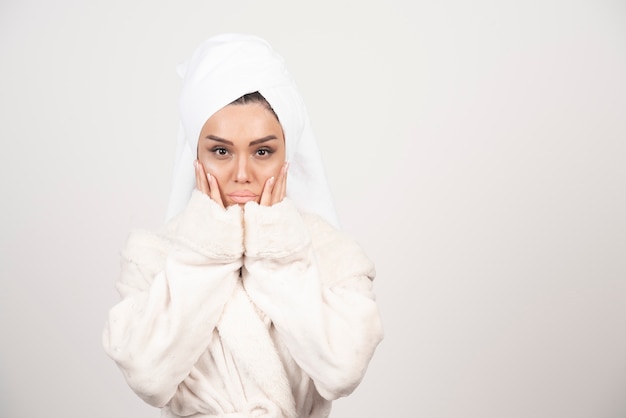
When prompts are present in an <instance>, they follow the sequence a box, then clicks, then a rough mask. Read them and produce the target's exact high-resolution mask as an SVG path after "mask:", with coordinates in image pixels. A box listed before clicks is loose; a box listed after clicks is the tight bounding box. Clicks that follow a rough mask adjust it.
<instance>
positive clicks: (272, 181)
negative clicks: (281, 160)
mask: <svg viewBox="0 0 626 418" xmlns="http://www.w3.org/2000/svg"><path fill="white" fill-rule="evenodd" d="M272 184H274V177H270V185H272Z"/></svg>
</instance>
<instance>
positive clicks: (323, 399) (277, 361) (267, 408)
mask: <svg viewBox="0 0 626 418" xmlns="http://www.w3.org/2000/svg"><path fill="white" fill-rule="evenodd" d="M373 277H374V268H373V265H372V263H371V262H370V261H369V260H368V258H367V257H366V256H365V255H364V253H363V251H362V250H361V249H360V247H359V246H358V245H357V244H355V242H354V241H353V240H351V239H350V238H348V237H347V236H346V235H344V234H343V233H341V232H339V231H338V230H336V229H335V228H334V227H332V226H331V225H330V224H328V223H327V222H326V221H325V220H323V219H322V218H321V217H319V216H318V215H311V214H303V213H301V212H300V211H299V210H298V209H296V207H295V205H294V204H293V202H292V201H291V200H290V199H289V198H286V199H285V200H284V201H282V202H281V203H279V204H276V205H274V206H271V207H265V206H260V205H258V204H256V203H254V202H250V203H247V204H246V205H245V207H243V208H242V207H240V206H237V205H235V206H231V207H229V208H227V209H223V208H222V207H221V206H219V205H218V204H217V203H215V202H214V201H212V200H211V199H210V198H209V197H207V196H206V195H204V194H202V193H201V192H199V191H194V192H193V194H192V196H191V199H190V200H189V203H188V204H187V206H186V208H185V209H184V210H183V211H182V213H181V214H180V215H178V216H177V217H176V218H174V219H173V220H172V221H170V222H169V223H168V224H167V225H166V227H165V228H164V229H163V230H162V231H160V232H158V233H151V232H145V231H144V232H141V231H138V232H133V233H132V234H131V236H130V237H129V239H128V243H127V246H126V248H125V250H124V252H123V263H122V274H121V277H120V279H119V282H118V284H117V286H118V290H119V292H120V294H121V296H122V301H121V302H120V303H119V304H117V305H116V306H115V307H113V309H112V310H111V311H110V315H109V320H108V323H107V326H106V327H105V330H104V336H103V341H104V346H105V349H106V352H107V353H108V354H109V356H111V357H112V358H113V359H114V360H115V362H116V363H117V364H118V365H119V367H120V368H121V370H122V371H123V373H124V376H125V377H126V380H127V381H128V384H129V385H130V386H131V388H132V389H133V390H134V391H135V392H136V393H137V394H138V395H139V396H140V397H141V398H142V399H144V400H145V401H146V402H148V403H149V404H151V405H154V406H156V407H161V408H162V416H164V417H267V418H270V417H272V418H279V417H281V418H283V417H285V418H286V417H290V418H291V417H326V416H328V414H329V412H330V404H331V402H330V401H332V400H333V399H336V398H338V397H341V396H345V395H348V394H349V393H351V392H352V391H353V390H354V389H355V387H356V386H357V385H358V384H359V382H360V381H361V379H362V377H363V375H364V373H365V370H366V368H367V365H368V362H369V361H370V358H371V357H372V354H373V353H374V349H375V347H376V346H377V344H378V343H379V342H380V341H381V339H382V327H381V323H380V319H379V314H378V309H377V306H376V302H375V299H374V294H373V292H372V279H373Z"/></svg>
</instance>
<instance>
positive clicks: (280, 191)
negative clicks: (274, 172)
mask: <svg viewBox="0 0 626 418" xmlns="http://www.w3.org/2000/svg"><path fill="white" fill-rule="evenodd" d="M288 168H289V163H288V162H285V163H284V164H283V166H282V168H281V169H280V172H279V173H278V176H277V177H270V178H269V179H267V181H266V182H265V185H264V187H263V193H262V194H261V201H260V202H259V204H260V205H261V206H272V205H275V204H276V203H279V202H281V201H282V200H283V199H284V198H285V194H286V192H287V169H288Z"/></svg>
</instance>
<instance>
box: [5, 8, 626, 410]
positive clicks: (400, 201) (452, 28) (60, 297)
mask: <svg viewBox="0 0 626 418" xmlns="http://www.w3.org/2000/svg"><path fill="white" fill-rule="evenodd" d="M224 31H245V32H251V33H255V34H258V35H260V36H262V37H265V38H266V39H268V40H269V41H270V42H271V43H272V44H273V45H274V47H275V48H276V49H277V50H278V51H280V52H281V53H282V54H283V55H284V56H285V57H286V59H287V62H288V65H289V67H290V69H291V72H292V73H293V75H294V77H295V79H296V80H297V82H298V84H299V86H300V88H301V90H302V93H303V95H304V98H305V101H306V102H307V104H308V107H309V112H310V114H311V117H312V120H313V124H314V128H315V130H316V133H317V135H318V137H319V141H320V147H321V149H322V152H323V154H324V157H325V161H326V164H327V170H328V174H329V177H330V180H331V186H332V188H333V191H334V193H335V195H336V200H337V206H338V209H339V212H340V217H341V218H342V221H343V224H344V228H345V229H346V230H347V231H349V232H350V233H351V234H352V235H353V236H355V237H356V238H357V240H359V241H360V242H361V243H362V245H363V246H364V247H365V248H366V250H367V251H368V253H369V254H370V255H371V257H372V258H373V259H374V260H375V261H376V264H377V269H378V278H377V281H376V286H377V287H376V289H377V294H378V298H379V302H380V308H381V312H382V315H383V319H384V323H385V326H386V339H385V341H384V342H383V343H382V344H381V345H380V346H379V349H378V351H377V353H376V355H375V357H374V360H373V362H372V363H371V366H370V369H369V371H368V374H367V375H366V378H365V380H364V381H363V383H362V385H361V386H360V387H359V388H358V389H357V391H356V392H355V393H354V394H353V395H352V396H351V397H349V398H347V399H344V400H340V401H338V402H337V403H336V404H335V409H334V411H335V413H334V414H333V417H345V418H352V417H372V418H373V417H376V418H379V417H429V418H431V417H437V418H449V417H455V418H456V417H459V418H502V417H507V418H511V417H520V418H521V417H524V418H527V417H546V418H554V417H563V418H565V417H567V418H576V417H581V418H582V417H594V418H601V417H606V418H608V417H611V418H618V417H624V416H626V355H625V353H626V334H625V330H626V256H625V250H626V220H625V215H624V214H625V213H626V145H625V139H626V6H625V5H624V3H623V2H620V1H597V0H596V1H591V0H589V1H580V2H568V1H556V0H548V1H536V0H531V1H516V2H514V1H499V2H498V1H487V0H479V1H473V2H465V1H461V0H456V1H455V0H445V1H440V2H412V1H408V0H404V1H399V0H398V1H384V2H383V1H380V2H372V1H370V2H357V1H343V2H336V1H330V0H327V1H318V2H290V1H287V0H282V1H265V2H254V1H241V0H237V1H230V2H220V3H218V2H216V1H208V0H205V1H200V0H188V1H184V2H174V1H171V2H165V1H134V2H129V1H122V0H110V1H107V2H83V1H78V0H75V1H72V0H57V1H54V2H50V1H44V0H20V1H17V0H9V1H7V0H4V1H2V2H1V3H0V57H1V58H0V60H1V61H0V62H1V66H0V68H1V69H0V112H1V113H0V114H1V115H2V116H1V123H0V138H2V139H1V140H2V143H3V144H4V146H3V147H2V152H0V185H1V187H2V188H1V190H0V191H1V195H2V197H3V200H2V214H3V216H2V221H1V222H2V224H1V228H2V229H1V233H0V257H1V262H0V274H1V276H0V277H1V278H0V327H1V328H0V330H1V332H2V337H1V339H2V342H1V343H0V416H2V417H11V418H20V417H44V416H45V417H61V416H63V417H84V416H89V417H92V418H98V417H103V418H104V417H107V418H109V417H116V418H124V417H133V418H141V417H156V416H158V411H156V410H153V409H152V408H150V407H148V406H146V405H144V404H143V403H142V401H141V400H139V398H138V397H136V396H135V395H134V394H133V393H132V392H131V390H130V389H129V388H128V387H127V386H126V383H125V382H124V380H123V378H122V375H121V373H120V372H119V371H118V370H117V368H116V367H115V365H114V364H113V362H112V361H110V360H109V359H108V358H107V357H106V356H105V354H104V352H103V350H102V348H101V345H100V333H101V329H102V327H103V325H104V321H105V317H106V312H107V310H108V309H109V308H110V307H111V306H112V305H113V304H114V303H115V302H116V301H117V300H118V297H117V294H116V293H115V290H114V287H113V285H114V281H115V279H116V277H117V272H118V257H119V255H118V254H119V250H120V248H121V247H122V245H123V243H124V240H125V237H126V234H127V233H128V230H129V229H130V228H131V227H147V228H154V227H156V226H157V225H159V224H160V222H161V220H162V219H163V216H164V211H165V206H166V201H167V195H168V190H169V182H170V172H171V168H172V159H173V150H174V137H175V133H176V126H177V110H176V101H177V94H178V88H179V81H178V79H177V78H176V75H175V71H174V67H175V65H176V64H177V63H178V62H180V61H182V60H184V59H185V58H186V57H188V56H189V54H190V53H191V51H192V50H193V49H194V48H195V46H196V45H197V44H198V43H199V42H200V41H202V40H203V39H205V38H207V37H208V36H211V35H214V34H217V33H219V32H224ZM87 410H88V411H89V412H86V411H87Z"/></svg>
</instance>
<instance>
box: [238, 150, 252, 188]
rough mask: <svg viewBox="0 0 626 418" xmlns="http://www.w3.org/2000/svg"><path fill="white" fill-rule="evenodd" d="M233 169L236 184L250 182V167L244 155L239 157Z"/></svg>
mask: <svg viewBox="0 0 626 418" xmlns="http://www.w3.org/2000/svg"><path fill="white" fill-rule="evenodd" d="M236 165H237V166H236V167H235V181H236V182H237V183H248V182H250V166H249V164H248V158H247V156H246V155H240V156H239V157H238V158H237V161H236Z"/></svg>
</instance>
